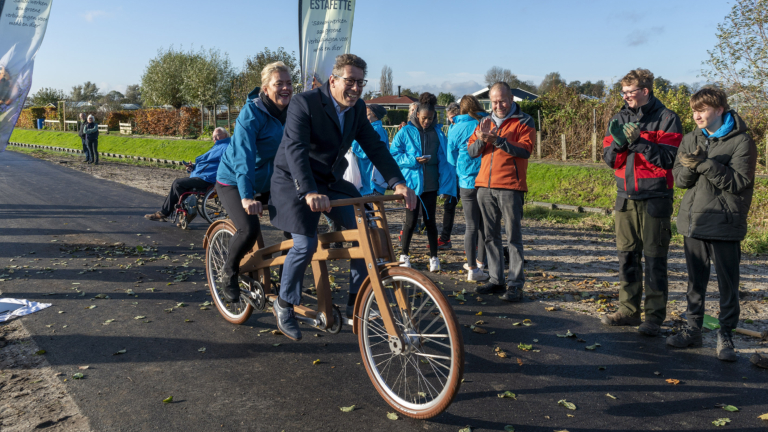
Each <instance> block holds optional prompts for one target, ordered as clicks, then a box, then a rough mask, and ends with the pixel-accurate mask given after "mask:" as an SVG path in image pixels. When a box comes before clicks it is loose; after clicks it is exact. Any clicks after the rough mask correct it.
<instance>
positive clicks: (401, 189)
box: [395, 183, 416, 211]
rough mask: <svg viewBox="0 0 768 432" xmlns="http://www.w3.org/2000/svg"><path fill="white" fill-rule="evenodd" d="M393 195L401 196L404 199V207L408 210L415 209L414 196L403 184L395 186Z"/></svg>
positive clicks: (411, 190)
mask: <svg viewBox="0 0 768 432" xmlns="http://www.w3.org/2000/svg"><path fill="white" fill-rule="evenodd" d="M395 195H402V196H403V197H404V198H405V207H406V208H408V210H411V211H413V209H415V208H416V194H415V193H414V192H413V189H411V188H409V187H408V186H406V185H405V183H400V184H399V185H397V186H395Z"/></svg>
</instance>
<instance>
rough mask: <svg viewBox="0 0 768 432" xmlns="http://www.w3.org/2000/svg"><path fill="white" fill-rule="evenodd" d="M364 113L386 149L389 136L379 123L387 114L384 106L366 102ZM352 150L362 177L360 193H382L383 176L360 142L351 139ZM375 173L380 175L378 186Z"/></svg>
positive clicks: (383, 185) (384, 183)
mask: <svg viewBox="0 0 768 432" xmlns="http://www.w3.org/2000/svg"><path fill="white" fill-rule="evenodd" d="M366 115H367V117H368V121H369V122H371V126H373V130H375V131H376V132H378V134H379V137H381V141H382V142H383V143H384V144H385V145H386V146H387V149H389V136H388V135H387V131H385V130H384V126H383V125H382V123H381V119H383V118H384V116H386V115H387V110H386V108H384V107H383V106H381V105H378V104H368V105H367V107H366ZM352 152H353V153H354V154H355V156H357V166H358V168H360V177H361V178H362V183H363V186H362V187H361V188H360V195H362V196H370V195H383V194H384V191H385V190H386V182H385V181H384V177H381V174H380V173H379V172H378V171H377V170H376V168H374V166H373V164H372V163H371V161H370V159H368V155H367V154H365V151H363V148H362V147H360V143H358V142H357V141H352ZM377 175H378V176H379V177H381V180H380V182H379V187H376V184H375V183H374V177H376V176H377Z"/></svg>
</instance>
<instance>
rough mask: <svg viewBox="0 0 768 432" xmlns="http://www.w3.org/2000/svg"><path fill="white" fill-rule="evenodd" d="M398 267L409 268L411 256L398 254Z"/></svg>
mask: <svg viewBox="0 0 768 432" xmlns="http://www.w3.org/2000/svg"><path fill="white" fill-rule="evenodd" d="M400 262H401V263H402V264H400V267H408V268H411V257H409V256H408V255H400Z"/></svg>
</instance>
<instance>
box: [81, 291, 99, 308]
mask: <svg viewBox="0 0 768 432" xmlns="http://www.w3.org/2000/svg"><path fill="white" fill-rule="evenodd" d="M83 294H85V293H83ZM86 309H96V305H90V306H88V307H86Z"/></svg>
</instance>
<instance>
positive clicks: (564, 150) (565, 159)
mask: <svg viewBox="0 0 768 432" xmlns="http://www.w3.org/2000/svg"><path fill="white" fill-rule="evenodd" d="M560 141H561V142H562V146H563V162H565V161H567V160H568V153H567V152H566V149H565V134H561V135H560Z"/></svg>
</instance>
